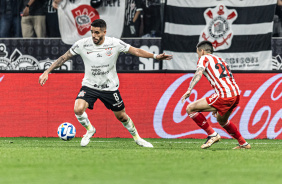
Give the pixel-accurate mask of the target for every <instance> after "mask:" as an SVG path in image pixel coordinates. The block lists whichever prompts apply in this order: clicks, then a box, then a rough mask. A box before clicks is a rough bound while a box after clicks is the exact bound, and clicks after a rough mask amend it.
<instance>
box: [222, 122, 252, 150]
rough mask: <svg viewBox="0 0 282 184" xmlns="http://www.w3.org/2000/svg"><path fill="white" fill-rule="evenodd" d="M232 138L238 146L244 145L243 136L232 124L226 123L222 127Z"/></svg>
mask: <svg viewBox="0 0 282 184" xmlns="http://www.w3.org/2000/svg"><path fill="white" fill-rule="evenodd" d="M222 127H223V128H224V129H225V130H226V131H227V132H228V133H229V134H230V135H231V136H232V137H234V138H235V139H237V141H238V142H239V144H240V145H243V144H245V143H246V140H245V139H244V138H243V136H242V135H241V134H240V132H239V131H238V129H237V127H236V126H235V125H234V123H232V122H231V121H229V120H228V121H227V123H226V124H225V125H223V126H222Z"/></svg>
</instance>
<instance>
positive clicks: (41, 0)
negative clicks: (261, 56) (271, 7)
mask: <svg viewBox="0 0 282 184" xmlns="http://www.w3.org/2000/svg"><path fill="white" fill-rule="evenodd" d="M59 1H61V0H0V38H7V37H13V38H14V37H23V38H30V37H39V38H42V37H60V30H59V23H58V14H57V7H58V6H57V4H56V3H55V2H59ZM69 1H75V0H69ZM125 1H126V8H125V17H124V18H125V19H124V28H123V34H122V37H160V36H161V29H162V23H161V20H162V13H163V10H162V6H161V0H125ZM133 5H134V6H133ZM272 35H273V37H282V0H277V6H276V11H275V15H274V24H273V34H272Z"/></svg>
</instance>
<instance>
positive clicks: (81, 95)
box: [77, 90, 86, 97]
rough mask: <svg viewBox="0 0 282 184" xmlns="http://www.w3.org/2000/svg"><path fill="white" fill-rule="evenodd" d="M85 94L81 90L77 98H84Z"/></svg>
mask: <svg viewBox="0 0 282 184" xmlns="http://www.w3.org/2000/svg"><path fill="white" fill-rule="evenodd" d="M85 93H86V92H85V91H83V90H82V91H80V92H79V93H78V95H77V97H84V95H85Z"/></svg>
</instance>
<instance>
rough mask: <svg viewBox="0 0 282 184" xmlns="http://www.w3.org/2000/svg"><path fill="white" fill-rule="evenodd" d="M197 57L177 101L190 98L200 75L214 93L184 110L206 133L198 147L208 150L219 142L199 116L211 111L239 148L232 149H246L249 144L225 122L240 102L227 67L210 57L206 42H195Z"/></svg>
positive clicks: (214, 57) (224, 63)
mask: <svg viewBox="0 0 282 184" xmlns="http://www.w3.org/2000/svg"><path fill="white" fill-rule="evenodd" d="M197 54H198V56H199V60H198V63H197V71H196V73H195V75H194V77H193V79H192V81H191V83H190V86H189V88H188V90H187V92H186V93H185V94H184V95H183V96H182V99H181V100H182V103H183V102H184V101H185V99H186V98H188V97H189V96H190V95H191V91H192V89H193V88H194V86H195V85H196V84H197V83H198V82H199V81H200V79H201V77H202V75H203V74H204V75H205V76H206V78H207V79H208V81H209V83H210V84H211V86H212V88H213V89H214V90H215V93H214V94H213V95H211V96H210V97H206V98H202V99H199V100H197V101H195V102H193V103H190V104H189V105H188V106H187V108H186V111H187V113H188V115H189V117H190V118H192V119H193V120H194V121H195V122H196V124H197V125H198V126H199V127H200V128H202V129H203V130H205V132H206V133H207V134H208V138H207V141H206V142H205V143H204V144H203V145H202V146H201V148H203V149H205V148H209V147H210V146H211V145H212V144H214V143H216V142H218V141H220V139H221V137H220V135H219V134H218V133H217V132H215V131H214V130H213V128H212V127H211V126H210V124H209V123H208V121H207V119H206V118H205V116H204V115H203V114H202V113H201V112H213V115H214V116H215V117H216V118H217V121H218V123H219V124H220V125H221V126H222V127H223V128H224V129H225V130H226V131H227V132H228V133H229V134H230V135H231V136H232V137H234V138H235V139H237V141H238V142H239V146H237V147H235V148H233V149H250V148H251V145H250V144H248V143H247V142H246V140H245V139H244V138H243V137H242V135H241V134H240V132H239V131H238V129H237V127H236V126H235V124H234V123H232V122H231V121H230V120H228V118H229V116H230V114H231V113H232V111H233V109H234V108H235V107H236V106H237V105H238V103H239V101H240V90H239V87H238V85H237V84H236V82H235V79H234V77H233V75H232V73H231V71H230V68H229V66H228V65H227V63H226V62H225V61H224V60H223V59H222V58H220V57H218V56H216V55H213V46H212V43H211V42H209V41H202V42H200V43H198V45H197Z"/></svg>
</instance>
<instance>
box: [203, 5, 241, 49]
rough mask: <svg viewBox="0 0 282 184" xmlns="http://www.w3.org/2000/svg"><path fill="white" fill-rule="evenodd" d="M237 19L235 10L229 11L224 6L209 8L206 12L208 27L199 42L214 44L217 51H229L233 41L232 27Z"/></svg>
mask: <svg viewBox="0 0 282 184" xmlns="http://www.w3.org/2000/svg"><path fill="white" fill-rule="evenodd" d="M237 17H238V14H237V11H236V10H235V9H228V8H226V6H224V5H217V6H216V7H215V8H208V9H207V10H206V11H205V12H204V18H205V20H206V27H205V28H204V30H203V31H202V33H201V34H200V38H199V41H200V42H201V41H203V40H208V41H210V42H212V44H213V47H214V49H215V51H217V50H225V49H228V48H229V47H230V46H231V42H232V39H233V31H232V29H231V26H232V23H233V22H234V21H235V20H236V19H237Z"/></svg>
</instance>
